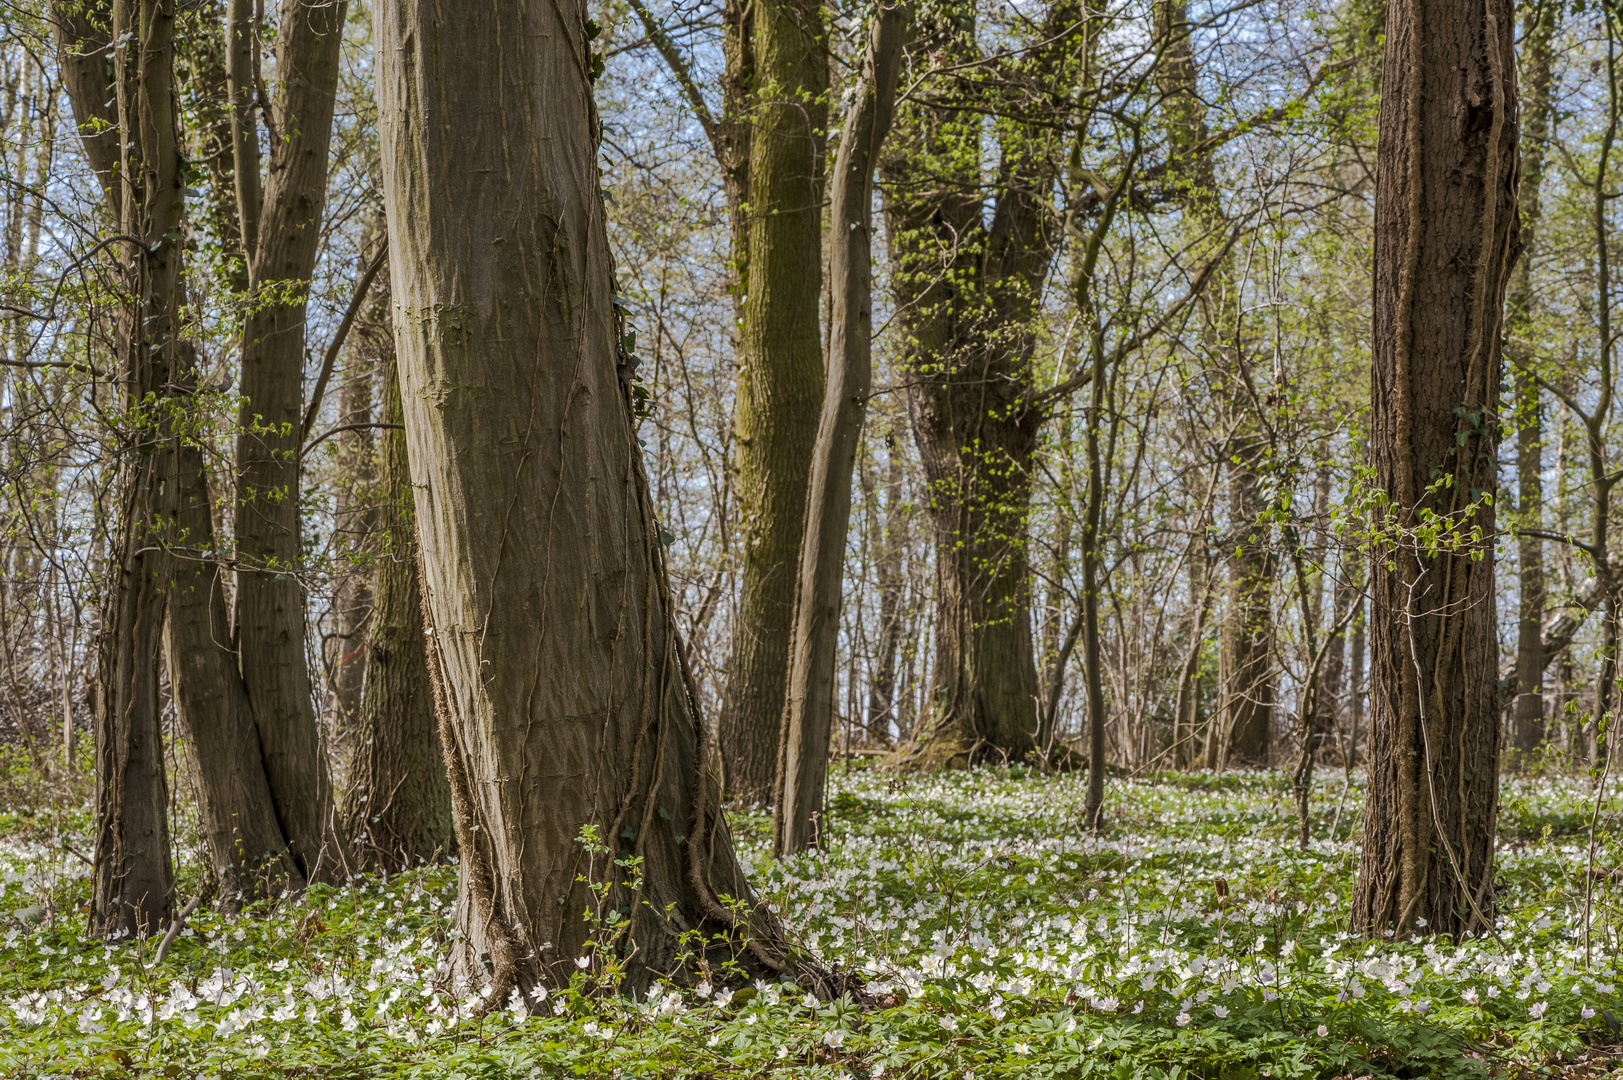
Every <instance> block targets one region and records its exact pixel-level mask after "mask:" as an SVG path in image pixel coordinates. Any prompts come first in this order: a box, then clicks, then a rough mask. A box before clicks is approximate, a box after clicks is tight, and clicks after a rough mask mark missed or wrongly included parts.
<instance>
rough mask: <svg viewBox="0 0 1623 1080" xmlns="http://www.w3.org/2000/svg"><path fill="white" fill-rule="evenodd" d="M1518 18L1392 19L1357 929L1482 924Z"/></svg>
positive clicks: (1476, 2) (1448, 8)
mask: <svg viewBox="0 0 1623 1080" xmlns="http://www.w3.org/2000/svg"><path fill="white" fill-rule="evenodd" d="M1513 30H1514V24H1513V21H1512V11H1511V5H1510V4H1509V3H1507V2H1506V0H1402V2H1400V3H1397V4H1394V6H1393V7H1392V8H1391V11H1390V14H1389V16H1388V21H1387V37H1386V56H1385V71H1384V76H1383V85H1384V86H1385V88H1386V92H1385V93H1383V95H1382V97H1381V110H1380V120H1379V130H1380V156H1379V161H1378V165H1377V184H1378V191H1379V192H1380V195H1379V199H1378V202H1377V204H1376V217H1375V303H1374V369H1373V379H1372V394H1371V397H1372V406H1373V407H1372V411H1371V423H1370V451H1371V456H1372V458H1373V459H1374V465H1375V472H1376V483H1377V486H1378V489H1379V490H1381V491H1384V492H1385V493H1386V496H1387V498H1388V500H1389V506H1390V507H1391V512H1390V514H1389V516H1388V517H1387V519H1386V520H1385V521H1383V522H1381V523H1379V524H1380V525H1381V527H1382V530H1383V537H1384V549H1383V550H1381V551H1379V552H1378V555H1379V556H1380V557H1377V558H1375V559H1373V560H1372V563H1373V567H1372V578H1371V589H1370V593H1371V596H1372V598H1373V601H1372V602H1373V608H1372V611H1371V617H1370V629H1371V645H1372V649H1373V653H1374V657H1373V675H1372V686H1371V690H1372V693H1371V701H1372V711H1373V716H1372V717H1371V728H1370V760H1369V793H1368V797H1367V802H1366V806H1365V812H1364V837H1363V857H1362V860H1361V862H1360V866H1359V875H1358V884H1357V887H1356V890H1355V893H1354V896H1353V913H1352V925H1353V927H1354V928H1355V929H1358V930H1362V931H1364V932H1367V933H1382V932H1390V933H1395V934H1398V935H1404V934H1408V933H1410V932H1411V931H1412V930H1414V929H1417V928H1420V927H1424V928H1426V929H1427V930H1428V931H1429V932H1432V933H1443V934H1452V935H1455V936H1459V935H1461V934H1464V933H1466V932H1473V931H1474V932H1485V931H1487V930H1488V929H1490V928H1491V927H1492V925H1493V924H1492V919H1493V838H1494V819H1495V816H1496V813H1497V810H1498V787H1499V718H1498V712H1497V709H1496V708H1495V703H1494V686H1495V680H1494V679H1493V678H1491V677H1490V676H1489V673H1491V672H1494V671H1496V670H1497V652H1498V645H1497V635H1496V628H1495V600H1494V588H1493V577H1494V574H1493V568H1494V564H1493V540H1492V537H1493V533H1494V527H1493V517H1494V514H1493V506H1492V503H1491V502H1489V501H1487V500H1484V499H1482V498H1481V494H1482V493H1483V492H1492V491H1493V490H1494V488H1495V485H1496V479H1495V476H1496V463H1495V441H1496V435H1497V419H1496V418H1495V416H1494V414H1493V409H1494V406H1495V391H1496V389H1497V387H1498V385H1499V374H1500V356H1499V337H1500V329H1501V326H1500V317H1501V313H1502V310H1503V304H1504V296H1505V285H1506V281H1507V278H1508V276H1509V272H1510V268H1511V265H1512V263H1513V261H1514V258H1515V255H1516V253H1517V239H1516V236H1517V233H1516V192H1517V177H1518V170H1517V159H1516V139H1517V130H1516V76H1515V53H1514V51H1513V47H1512V45H1513V42H1512V39H1513V33H1512V32H1513ZM1439 477H1446V478H1448V483H1446V484H1444V483H1438V482H1437V481H1438V479H1439ZM1425 511H1430V512H1431V513H1432V514H1435V515H1438V517H1437V518H1431V517H1430V516H1429V515H1427V514H1425V513H1423V512H1425ZM1437 528H1442V529H1443V530H1444V531H1443V533H1442V535H1441V537H1440V538H1439V539H1440V542H1439V543H1437V544H1435V545H1434V544H1432V543H1430V542H1429V534H1430V532H1432V531H1435V530H1436V529H1437ZM1421 530H1428V531H1427V532H1422V531H1421Z"/></svg>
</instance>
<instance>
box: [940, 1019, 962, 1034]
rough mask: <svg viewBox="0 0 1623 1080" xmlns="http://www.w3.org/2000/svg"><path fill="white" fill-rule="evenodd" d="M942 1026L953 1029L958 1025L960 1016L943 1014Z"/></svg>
mask: <svg viewBox="0 0 1623 1080" xmlns="http://www.w3.org/2000/svg"><path fill="white" fill-rule="evenodd" d="M941 1026H942V1027H944V1028H946V1029H947V1030H948V1031H951V1030H953V1029H954V1028H956V1027H957V1026H958V1018H957V1017H956V1016H943V1017H942V1018H941Z"/></svg>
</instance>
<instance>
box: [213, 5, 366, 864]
mask: <svg viewBox="0 0 1623 1080" xmlns="http://www.w3.org/2000/svg"><path fill="white" fill-rule="evenodd" d="M346 8H347V5H346V4H345V3H344V2H343V0H336V2H316V0H285V3H284V6H283V11H282V15H281V32H280V40H278V42H277V47H276V56H277V77H278V80H279V82H280V93H279V95H278V104H279V106H280V107H279V108H278V109H277V110H276V116H277V121H276V122H277V124H278V127H279V129H285V130H277V131H274V132H272V133H271V136H272V137H271V140H270V144H271V162H270V169H269V174H270V179H269V182H268V183H267V184H266V186H265V196H264V203H263V205H262V207H261V208H260V212H259V223H258V228H257V235H258V238H257V241H256V242H254V246H253V249H252V250H253V259H252V262H251V266H252V268H253V269H252V273H251V275H250V277H251V280H252V287H253V289H254V290H255V291H254V302H253V303H252V304H251V305H250V306H249V311H248V316H247V318H246V320H245V322H244V326H243V336H242V396H243V404H242V407H241V410H240V413H239V416H238V423H239V425H240V428H239V433H238V437H237V475H238V502H237V513H236V539H237V620H236V626H237V631H238V635H239V645H238V653H239V658H240V662H241V665H242V679H243V685H244V686H245V687H246V688H247V690H248V700H249V702H250V704H251V705H252V708H253V713H254V723H255V725H256V726H257V727H258V729H259V741H260V746H261V747H262V749H263V751H264V758H265V772H266V775H267V776H268V777H269V779H270V784H271V792H272V794H273V795H274V796H275V798H276V812H277V816H278V818H279V820H280V822H281V826H282V831H283V833H284V834H285V835H286V836H287V838H288V841H289V843H290V844H291V845H292V852H293V857H294V859H295V860H296V861H297V862H298V864H299V867H300V869H301V871H302V872H303V873H304V875H305V876H306V877H307V878H309V879H310V880H317V879H321V878H331V877H333V876H335V875H336V874H337V873H338V871H339V860H340V859H341V858H342V854H343V843H342V841H341V839H340V838H339V836H338V833H337V829H336V826H337V822H336V815H335V811H334V807H333V795H332V785H331V781H330V780H329V778H328V774H327V767H326V751H325V749H324V747H323V745H322V740H321V736H320V730H319V729H318V727H317V726H316V715H315V699H314V686H313V685H312V681H311V678H310V663H309V658H308V655H307V653H306V651H305V595H304V586H303V583H302V582H301V580H300V571H301V569H302V564H301V557H302V545H301V542H300V539H301V538H300V515H299V456H300V444H301V442H302V433H303V414H304V396H303V372H304V344H305V304H306V298H307V292H308V290H309V287H310V278H311V273H312V270H313V269H314V267H315V259H316V249H317V246H318V243H319V241H320V238H321V228H320V224H321V214H322V207H323V205H324V203H325V199H326V191H327V147H328V143H329V141H330V139H331V134H332V118H333V101H334V95H335V93H336V90H337V85H338V67H339V52H340V46H341V44H342V41H343V30H344V13H345V11H346ZM233 44H234V45H236V44H237V43H236V41H235V40H234V42H233ZM233 64H234V65H235V60H234V61H233ZM233 75H234V76H235V75H236V69H235V66H234V68H233ZM236 171H237V179H238V182H239V184H245V185H248V186H252V184H251V183H250V181H249V179H248V176H247V174H248V173H249V172H251V171H252V172H254V173H255V175H256V176H257V165H254V164H251V163H248V162H244V161H241V160H239V161H238V162H237V170H236ZM244 205H245V207H246V206H247V203H245V204H244ZM249 220H251V215H248V214H245V217H244V224H243V233H244V236H245V238H247V237H251V236H252V235H253V234H254V230H252V229H250V228H249V227H248V222H249Z"/></svg>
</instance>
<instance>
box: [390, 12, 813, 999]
mask: <svg viewBox="0 0 1623 1080" xmlns="http://www.w3.org/2000/svg"><path fill="white" fill-rule="evenodd" d="M586 14H587V10H586V4H585V3H584V2H583V0H563V2H561V3H555V2H544V0H511V2H508V3H504V4H497V5H485V6H479V7H472V8H467V9H463V10H459V11H458V12H457V15H456V17H455V18H446V17H445V16H444V13H443V11H442V9H441V7H440V5H438V4H437V3H433V2H431V0H389V2H387V3H380V4H378V5H377V8H376V35H375V38H376V42H377V64H378V66H377V76H378V105H379V114H380V116H381V118H382V122H381V125H380V126H381V144H382V159H383V179H384V191H385V197H386V201H387V204H388V218H389V250H390V279H391V282H392V285H393V290H394V325H395V340H396V347H397V350H398V357H399V364H400V382H401V393H402V399H403V405H404V416H405V425H406V427H405V430H406V437H407V441H408V444H409V448H410V462H411V477H412V487H413V491H414V494H415V496H416V514H417V524H418V531H419V539H420V549H421V557H422V561H423V570H424V572H423V588H424V594H425V595H424V610H425V613H426V616H427V618H426V621H427V623H428V625H427V627H426V628H425V629H426V637H427V638H428V639H429V640H430V641H431V642H432V647H431V649H430V656H429V663H430V670H431V675H432V677H433V679H434V682H435V696H436V699H437V701H436V706H437V708H438V711H439V720H440V725H441V727H440V731H441V738H442V740H443V743H444V746H445V751H446V764H447V770H448V773H449V778H450V784H451V796H452V800H453V805H454V807H455V811H456V828H457V840H458V843H459V846H460V849H461V852H462V882H461V892H460V899H459V903H458V905H457V926H458V929H459V931H460V933H459V934H458V935H457V937H456V940H455V942H454V943H453V946H452V949H453V954H452V956H451V958H450V960H451V973H452V975H453V978H460V979H464V980H466V981H467V982H468V983H470V984H473V985H482V986H488V987H489V989H490V990H491V998H492V999H493V1000H496V1001H500V1000H502V999H505V998H507V997H508V996H509V995H510V994H512V993H514V992H515V991H518V992H527V991H528V990H529V989H530V988H532V987H534V986H537V985H559V984H562V983H565V982H567V981H568V980H569V978H570V977H571V976H572V975H574V974H575V973H576V971H577V966H576V961H577V959H579V958H585V960H586V963H587V965H588V966H591V965H596V966H597V968H599V969H601V968H604V967H607V966H608V965H610V964H611V963H617V962H620V961H623V962H624V963H626V964H627V965H628V966H627V968H626V970H625V972H624V974H625V976H626V977H627V978H628V979H629V981H630V982H631V984H632V985H633V986H635V985H637V984H639V983H642V982H646V981H647V980H648V979H649V978H650V977H651V976H652V975H653V974H654V973H671V974H676V973H677V971H678V969H680V968H681V967H682V966H683V956H684V953H688V955H690V956H691V953H689V952H688V951H689V950H690V949H697V948H698V947H700V942H698V941H697V940H696V938H695V937H694V936H687V937H684V935H688V934H689V932H692V931H697V932H698V933H699V935H702V936H703V937H704V938H705V942H706V943H708V946H709V947H719V948H722V949H734V950H740V955H742V956H743V958H744V959H745V962H746V963H747V964H748V965H749V966H751V967H753V968H755V969H756V970H758V971H761V972H763V973H765V972H770V971H773V970H776V971H779V972H781V971H783V970H784V969H785V968H786V967H787V963H786V961H785V959H784V956H783V953H782V951H781V945H780V941H781V937H780V935H779V934H778V933H777V931H776V928H775V924H774V923H773V921H772V920H771V917H770V916H769V915H768V913H766V912H765V911H764V910H762V909H760V908H759V907H756V906H754V901H753V899H752V896H751V892H750V888H749V885H748V883H747V882H746V881H745V879H744V876H743V872H742V869H741V867H740V865H739V862H738V859H737V857H736V856H735V854H734V849H733V845H732V840H731V838H730V837H729V835H728V831H727V828H726V825H725V822H724V821H723V820H722V819H721V817H720V815H719V813H718V812H717V809H716V802H717V798H718V791H717V787H718V784H717V777H716V774H715V771H714V769H713V761H714V755H713V751H712V748H711V747H710V746H709V745H708V739H707V737H706V735H705V729H704V726H703V724H702V723H701V722H700V717H699V714H698V707H697V704H696V702H695V696H694V691H693V684H692V681H691V679H690V677H689V674H688V668H687V665H686V663H685V658H684V655H683V652H682V647H681V643H680V641H679V640H678V637H677V633H676V627H675V623H674V620H673V610H672V600H671V594H670V590H669V586H668V581H667V576H666V567H665V563H664V558H663V546H662V545H661V543H660V539H659V530H658V527H657V524H656V522H655V520H654V512H653V506H652V503H651V502H650V499H649V495H648V487H647V481H646V477H645V475H644V473H643V469H642V461H641V458H640V455H639V454H638V452H637V449H636V444H635V441H634V434H633V413H632V409H631V404H630V398H629V396H628V393H627V388H626V381H625V378H624V376H625V373H626V370H625V366H624V363H625V360H626V359H627V358H626V357H625V354H624V353H623V352H622V350H621V347H620V333H619V330H620V328H619V326H618V325H617V322H618V320H617V318H616V313H615V309H614V306H613V286H614V281H613V278H614V271H613V265H612V262H611V259H610V254H609V247H608V237H607V233H606V228H605V221H604V213H603V200H602V194H601V189H600V187H599V184H600V179H599V175H598V167H597V147H596V140H597V132H598V120H597V116H596V113H595V110H594V107H593V102H592V84H591V72H592V69H593V57H592V56H591V54H590V51H589V46H588V31H587V18H586ZM594 834H595V837H596V840H595V841H593V840H592V839H591V836H592V835H594ZM728 898H731V899H732V900H733V901H735V903H733V904H731V905H729V903H728ZM583 913H585V915H586V916H587V917H583ZM600 931H601V932H600ZM588 941H592V942H596V943H597V944H595V945H594V946H591V947H589V946H588V944H587V942H588ZM611 946H612V950H613V954H614V955H613V956H611V955H610V949H611ZM616 957H618V958H619V960H618V961H617V960H616Z"/></svg>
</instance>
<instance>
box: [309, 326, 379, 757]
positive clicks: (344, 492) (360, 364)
mask: <svg viewBox="0 0 1623 1080" xmlns="http://www.w3.org/2000/svg"><path fill="white" fill-rule="evenodd" d="M352 340H353V339H352ZM356 344H358V343H356ZM346 366H348V367H349V368H350V370H348V371H346V372H345V376H344V383H343V386H342V387H340V389H339V394H338V423H339V424H340V425H342V426H349V425H352V424H353V425H356V427H354V428H353V429H352V430H350V431H341V432H339V433H338V436H337V437H336V439H334V441H335V442H336V443H337V444H338V445H337V458H338V460H337V462H336V465H337V468H338V475H339V481H338V491H337V493H336V497H335V498H334V500H333V502H334V505H333V528H334V530H335V531H338V532H341V533H342V534H343V538H342V539H341V540H339V541H338V542H337V543H335V545H334V546H335V547H336V548H337V549H338V551H339V553H340V554H339V558H340V560H341V563H340V565H341V567H342V569H341V570H340V571H339V579H338V582H337V584H336V586H335V587H334V589H333V598H332V621H333V629H332V636H331V637H328V638H326V640H324V641H323V642H322V645H323V648H324V651H325V653H326V655H325V657H323V660H324V662H325V667H326V669H327V693H326V698H327V708H326V713H327V721H326V730H327V733H328V736H329V737H330V738H332V739H333V741H334V742H335V743H336V744H337V745H338V746H340V747H344V748H346V749H348V748H351V747H353V746H354V745H355V741H354V740H355V737H356V736H355V724H356V721H357V719H358V717H359V714H360V710H361V694H362V692H363V691H364V689H365V687H366V672H367V660H366V647H367V637H368V627H369V625H370V623H371V620H372V605H373V593H372V574H371V572H370V570H371V568H370V566H368V565H367V562H368V560H369V558H370V557H371V556H372V554H373V549H375V548H376V546H377V545H376V537H375V535H374V534H375V533H376V531H377V529H378V520H377V519H378V513H377V507H376V502H377V499H376V494H375V492H374V491H373V488H374V486H375V485H376V483H377V475H376V472H377V468H376V465H377V445H376V444H377V440H376V439H374V438H373V429H372V428H371V427H370V425H371V424H372V422H373V420H374V419H375V418H374V415H373V411H372V406H373V401H372V383H373V382H375V381H376V378H377V375H376V372H374V371H373V370H371V368H370V365H369V364H368V363H367V361H366V359H365V358H363V357H362V356H361V355H360V349H359V348H357V347H355V345H352V346H351V348H350V349H349V361H348V364H347V365H346Z"/></svg>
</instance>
